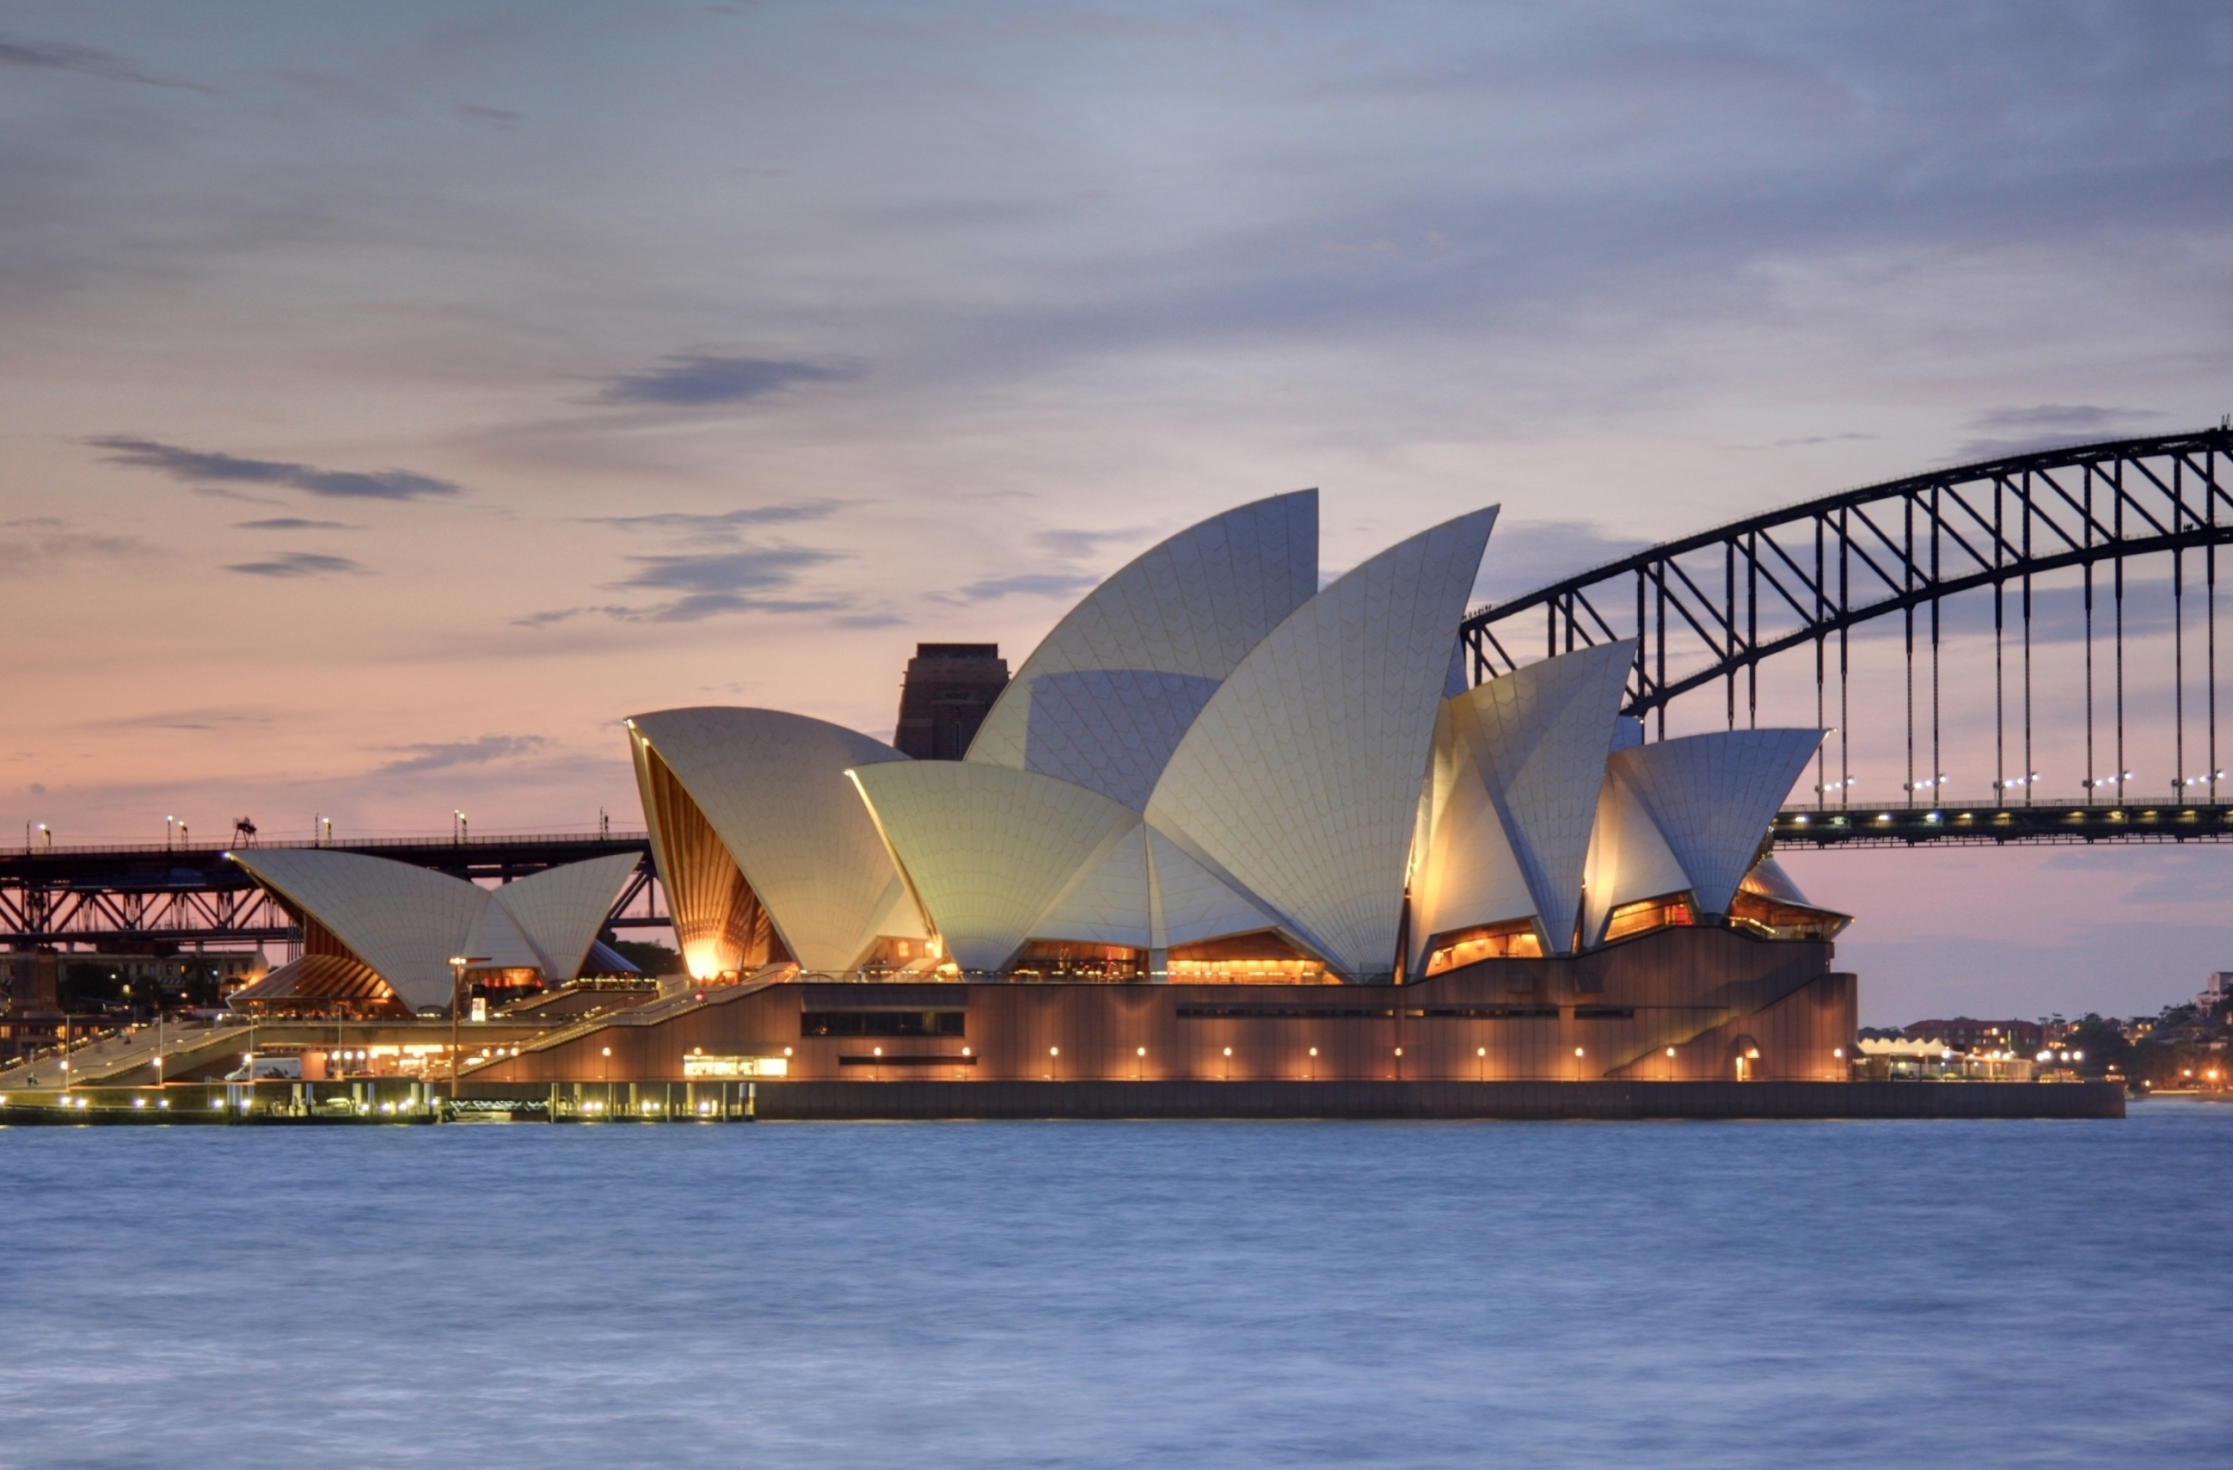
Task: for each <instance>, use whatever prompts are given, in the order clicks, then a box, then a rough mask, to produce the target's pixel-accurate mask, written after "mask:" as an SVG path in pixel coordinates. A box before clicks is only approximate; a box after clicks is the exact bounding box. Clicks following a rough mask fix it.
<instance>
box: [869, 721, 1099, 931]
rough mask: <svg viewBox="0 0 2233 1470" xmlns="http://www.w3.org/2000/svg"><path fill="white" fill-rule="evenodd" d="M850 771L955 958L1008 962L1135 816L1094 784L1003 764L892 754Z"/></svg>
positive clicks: (1088, 874) (1089, 870)
mask: <svg viewBox="0 0 2233 1470" xmlns="http://www.w3.org/2000/svg"><path fill="white" fill-rule="evenodd" d="M853 779H854V780H855V782H856V783H857V784H858V785H859V787H860V792H861V795H862V796H863V797H865V798H867V802H868V806H869V809H870V810H871V811H872V812H873V813H874V816H875V821H876V825H877V827H878V828H880V829H881V830H882V832H883V834H884V840H885V841H886V842H887V843H889V844H890V848H891V853H892V856H893V858H895V859H896V860H897V861H898V863H899V865H900V867H901V868H903V869H904V870H905V872H906V874H907V881H908V884H909V886H910V887H912V888H913V890H914V892H915V895H916V897H917V898H918V899H920V900H921V901H922V905H923V908H924V910H925V912H927V913H928V914H929V916H930V920H931V923H932V926H933V927H934V928H936V929H937V931H938V935H939V938H940V940H941V941H942V942H943V943H944V945H945V953H946V957H947V958H948V959H950V960H952V961H954V962H955V963H956V964H958V965H960V966H961V967H962V968H963V969H965V970H998V969H1001V968H1003V967H1004V966H1006V965H1007V964H1008V963H1009V961H1011V960H1013V959H1014V958H1015V956H1016V953H1017V951H1019V950H1020V949H1022V947H1023V944H1024V941H1025V940H1027V939H1030V938H1033V937H1035V936H1037V935H1038V928H1037V926H1038V924H1039V922H1040V920H1041V918H1042V917H1043V916H1044V915H1046V914H1047V912H1048V911H1049V909H1050V908H1052V907H1053V905H1054V904H1055V902H1056V900H1057V899H1059V898H1061V897H1062V896H1063V894H1064V893H1065V892H1066V891H1067V890H1069V889H1070V888H1071V886H1072V884H1073V882H1074V880H1076V879H1077V877H1078V876H1079V875H1080V874H1084V875H1087V876H1088V877H1090V876H1091V875H1092V873H1093V870H1094V869H1095V868H1096V867H1098V866H1099V865H1100V862H1101V860H1102V859H1103V858H1104V857H1106V856H1108V855H1109V854H1110V853H1111V852H1112V851H1113V850H1114V849H1116V848H1117V847H1118V846H1119V845H1120V844H1121V843H1122V842H1123V840H1124V838H1125V837H1126V836H1127V835H1128V834H1130V833H1131V832H1132V830H1133V829H1134V828H1136V827H1138V826H1139V824H1140V814H1139V813H1138V812H1135V811H1133V810H1132V809H1130V808H1129V807H1126V806H1124V805H1122V804H1120V803H1118V802H1114V801H1111V800H1110V799H1109V798H1108V797H1106V796H1103V795H1101V794H1100V793H1099V792H1097V791H1090V790H1088V789H1086V788H1085V787H1083V786H1074V785H1072V784H1071V783H1069V782H1067V781H1058V780H1056V779H1055V778H1053V777H1052V776H1042V775H1039V774H1038V773H1036V772H1033V771H1015V770H1010V769H1008V768H1006V767H1004V766H992V765H971V764H968V763H966V762H959V761H905V762H893V763H890V764H884V765H871V766H863V767H861V768H860V769H858V770H856V771H854V772H853Z"/></svg>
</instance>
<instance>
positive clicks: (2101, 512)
mask: <svg viewBox="0 0 2233 1470" xmlns="http://www.w3.org/2000/svg"><path fill="white" fill-rule="evenodd" d="M2225 453H2233V429H2228V428H2226V427H2222V426H2221V427H2219V428H2216V429H2209V430H2204V431H2202V432H2199V433H2189V434H2171V435H2160V436H2155V437H2152V438H2147V439H2128V440H2118V441H2114V442H2110V443H2104V444H2089V445H2078V446H2075V447H2072V448H2067V449H2059V450H2046V451H2041V452H2038V453H2034V454H2028V455H2016V456H2011V457H2008V458H2005V459H2001V460H1995V461H1987V462H1983V463H1980V464H1975V465H1968V466H1961V467H1957V468H1953V469H1947V470H1940V471H1934V472H1931V473H1929V474H1925V475H1918V476H1912V477H1909V478H1907V479H1904V480H1897V481H1890V482H1887V483H1884V484H1880V485H1874V486H1867V487H1863V488H1861V489H1858V490H1852V491H1846V492H1843V493H1841V494H1838V495H1832V496H1824V497H1821V498H1819V499H1816V500H1812V501H1807V502H1804V503H1802V504H1799V505H1796V506H1791V507H1788V508H1786V509H1784V510H1780V511H1773V512H1769V513H1766V514H1763V515H1758V516H1753V517H1750V518H1748V519H1746V520H1743V521H1738V522H1735V523H1732V524H1731V525H1728V526H1724V527H1720V528H1718V529H1716V530H1713V531H1708V532H1703V533H1700V534H1698V535H1695V536H1690V537H1687V538H1684V539H1683V540H1680V541H1673V542H1668V543H1665V544H1663V545H1661V546H1656V547H1653V548H1650V549H1649V550H1647V551H1643V552H1639V553H1636V554H1635V555H1632V556H1629V557H1625V558H1622V559H1621V560H1619V561H1615V562H1611V563H1608V564H1606V565H1604V566H1601V567H1598V568H1595V569H1593V570H1591V571H1588V572H1584V573H1582V574H1580V575H1578V576H1575V577H1570V578H1568V579H1566V580H1565V581H1563V582H1558V583H1554V584H1552V585H1550V586H1547V587H1544V588H1540V589H1538V590H1537V591H1535V592H1531V593H1529V594H1527V595H1525V596H1523V597H1519V598H1515V599H1513V600H1512V601H1510V602H1506V603H1503V604H1500V605H1497V606H1494V607H1490V608H1484V609H1479V610H1476V611H1475V612H1474V613H1473V614H1472V615H1471V616H1469V617H1468V618H1467V619H1466V620H1465V622H1464V623H1463V624H1462V625H1461V635H1462V636H1463V637H1464V638H1465V639H1466V641H1467V643H1468V644H1469V646H1470V648H1471V650H1472V653H1473V664H1474V671H1475V676H1476V678H1484V679H1485V678H1495V677H1499V676H1501V675H1503V674H1505V673H1509V672H1512V671H1513V670H1515V669H1517V668H1518V667H1520V664H1519V661H1518V660H1517V659H1515V658H1514V657H1513V656H1512V654H1511V653H1510V652H1509V650H1508V649H1507V647H1506V644H1505V642H1504V640H1502V639H1500V638H1499V637H1498V636H1497V633H1496V630H1497V627H1498V625H1500V624H1509V623H1510V622H1511V620H1513V619H1515V618H1517V617H1519V616H1521V615H1523V614H1528V613H1531V612H1540V613H1541V614H1542V615H1544V616H1545V617H1547V618H1548V619H1549V620H1550V629H1549V643H1550V646H1551V647H1552V648H1553V649H1556V648H1557V647H1558V645H1559V640H1560V637H1561V636H1562V629H1561V622H1560V620H1561V619H1562V618H1563V619H1565V627H1564V632H1563V636H1564V637H1565V638H1566V639H1568V640H1569V641H1570V642H1571V641H1573V640H1575V639H1576V638H1577V637H1579V638H1580V639H1581V640H1582V641H1585V642H1588V643H1592V644H1594V643H1598V642H1602V641H1609V640H1612V639H1617V638H1620V637H1628V636H1633V637H1636V638H1638V639H1639V640H1641V641H1640V643H1639V647H1638V651H1637V666H1636V671H1635V676H1634V678H1633V680H1632V687H1631V691H1630V695H1629V698H1628V701H1627V705H1626V709H1625V712H1626V713H1628V714H1630V715H1635V716H1642V715H1645V714H1648V713H1650V712H1651V711H1653V710H1655V709H1664V708H1665V706H1666V705H1667V703H1668V702H1669V701H1671V700H1673V699H1675V698H1677V697H1679V696H1680V695H1682V694H1684V693H1687V692H1689V691H1692V690H1695V689H1699V688H1702V687H1704V686H1707V685H1710V684H1713V683H1715V682H1716V681H1719V680H1723V679H1728V678H1732V677H1734V676H1735V675H1736V674H1737V673H1739V672H1741V671H1744V670H1747V669H1751V668H1756V667H1757V666H1758V664H1759V663H1760V662H1762V661H1763V660H1765V659H1767V658H1770V657H1772V656H1774V655H1776V654H1778V653H1782V652H1785V651H1787V650H1790V649H1793V648H1797V647H1800V646H1803V645H1805V644H1807V643H1810V642H1814V641H1817V640H1820V639H1823V638H1826V637H1829V636H1831V635H1834V634H1837V633H1839V632H1841V631H1844V630H1847V629H1850V628H1852V627H1854V626H1855V625H1857V624H1859V623H1862V622H1866V621H1869V620H1871V619H1873V618H1879V617H1884V616H1886V615H1891V614H1897V613H1900V612H1902V611H1906V610H1910V609H1915V608H1920V607H1923V606H1925V605H1928V604H1933V603H1935V602H1937V601H1938V600H1940V599H1942V598H1945V597H1948V596H1951V595H1953V594H1955V593H1958V592H1963V591H1967V590H1970V589H1973V588H1978V587H1985V586H1992V585H1996V584H2006V583H2008V582H2011V581H2015V580H2018V579H2020V578H2028V577H2033V576H2037V575H2039V574H2041V573H2045V572H2050V571H2054V570H2057V569H2060V568H2064V567H2073V566H2084V565H2090V564H2093V563H2096V562H2103V561H2122V560H2125V559H2128V558H2135V557H2141V556H2148V555H2155V554H2159V553H2166V552H2172V551H2179V550H2188V549H2196V548H2200V547H2204V546H2214V545H2219V544H2233V523H2227V524H2219V525H2211V524H2208V522H2207V517H2206V516H2204V515H2203V514H2202V513H2201V512H2198V511H2197V510H2196V509H2195V508H2194V507H2193V505H2192V503H2191V501H2190V499H2189V493H2190V492H2187V491H2185V490H2184V489H2183V488H2182V486H2181V485H2179V484H2177V483H2172V484H2166V483H2165V480H2164V477H2163V476H2162V475H2160V474H2158V473H2156V471H2155V469H2154V468H2152V467H2150V466H2148V465H2147V464H2145V463H2143V461H2146V460H2156V461H2170V462H2173V463H2175V464H2176V465H2178V466H2179V467H2180V469H2181V472H2182V473H2183V474H2185V475H2188V476H2191V478H2193V479H2194V481H2195V482H2196V492H2198V493H2201V494H2202V498H2203V500H2204V502H2205V505H2208V504H2214V502H2215V500H2216V499H2217V498H2221V497H2222V498H2225V499H2226V503H2227V504H2228V505H2229V506H2233V497H2228V496H2227V495H2226V491H2225V490H2224V489H2223V488H2222V487H2221V486H2220V484H2219V483H2218V480H2217V478H2216V476H2215V473H2214V456H2216V455H2218V454H2225ZM2127 464H2130V465H2133V466H2134V467H2135V468H2136V470H2137V471H2138V473H2136V474H2135V475H2133V476H2132V477H2130V478H2129V479H2128V478H2127V477H2126V476H2124V475H2123V474H2122V473H2121V471H2122V469H2123V467H2124V466H2125V465H2127ZM2071 470H2076V471H2078V472H2079V473H2080V474H2081V476H2082V477H2083V479H2084V483H2085V487H2086V488H2085V493H2084V495H2079V494H2075V493H2073V490H2072V487H2071V486H2070V485H2069V484H2068V483H2067V478H2066V476H2067V472H2069V471H2071ZM2058 472H2062V475H2061V476H2058ZM2096 479H2098V480H2099V481H2100V483H2101V484H2102V485H2103V486H2105V487H2106V488H2107V489H2108V491H2109V492H2110V493H2109V495H2108V496H2107V497H2105V498H2106V500H2107V505H2106V507H2104V506H2103V505H2102V504H2101V503H2100V502H2101V500H2103V499H2104V497H2101V496H2097V495H2096V494H2095V493H2094V491H2093V488H2092V487H2093V482H2094V481H2095V480H2096ZM2136 482H2137V483H2138V484H2140V485H2144V486H2147V487H2152V489H2136V488H2135V483H2136ZM2027 487H2028V488H2027ZM2205 487H2206V488H2205ZM1988 491H1989V492H1990V493H1991V494H1992V496H1993V500H1994V504H1993V506H1992V508H1991V510H1990V513H1988V511H1987V509H1986V508H1985V507H1984V506H1983V505H1982V504H1981V503H1980V500H1979V499H1977V498H1973V494H1974V495H1975V496H1980V497H1981V496H1982V495H1983V494H1984V493H1986V492H1988ZM2151 495H2160V497H2161V498H2162V499H2163V500H2164V501H2165V502H2167V503H2168V511H2167V513H2168V516H2169V520H2168V523H2166V520H2165V517H2164V515H2160V514H2157V509H2158V508H2157V507H2156V506H2154V505H2152V504H2150V503H2148V498H2149V497H2150V496H2151ZM2089 499H2090V500H2093V501H2095V504H2093V505H2091V506H2089V505H2088V504H2087V501H2088V500H2089ZM2007 501H2013V502H2014V504H2013V506H2010V505H2007V504H2005V503H2004V502H2007ZM1947 502H1951V505H1949V504H1948V503H1947ZM1887 509H1890V510H1895V511H1897V512H1898V513H1899V515H1900V516H1901V518H1902V519H1901V521H1900V522H1899V523H1898V524H1899V525H1900V526H1901V529H1899V530H1887V529H1886V524H1885V520H1884V518H1883V517H1882V515H1881V512H1883V511H1885V510H1887ZM1872 510H1875V511H1877V512H1879V514H1876V515H1872V514H1871V511H1872ZM1963 518H1966V522H1967V523H1973V524H1975V525H1976V526H1977V527H1978V528H1979V529H1980V530H1982V531H1983V532H1984V533H1985V534H1984V535H1983V536H1982V537H1973V536H1972V535H1970V534H1969V533H1968V532H1967V531H1966V530H1964V529H1962V528H1961V527H1957V526H1956V525H1955V524H1953V522H1954V521H1955V520H1958V519H1963ZM2017 520H2020V521H2021V522H2022V524H2023V525H2024V527H2025V528H2026V529H2025V531H2024V532H2023V534H2022V537H2021V541H2020V542H2019V538H2018V537H2017V536H2016V535H2015V534H2013V533H2012V531H2011V529H2010V527H2011V523H2012V522H2013V521H2017ZM2128 521H2129V523H2130V524H2131V525H2132V528H2133V532H2135V533H2136V534H2120V533H2119V528H2120V527H2122V526H2124V525H2126V524H2127V522H2128ZM1778 533H1781V535H1780V536H1779V534H1778ZM1799 535H1805V536H1810V537H1812V538H1813V539H1815V540H1817V541H1818V542H1820V543H1821V547H1820V548H1819V549H1818V553H1817V557H1816V560H1818V561H1819V562H1820V563H1821V566H1820V568H1819V572H1820V575H1815V574H1810V572H1809V571H1808V570H1807V569H1806V568H1805V567H1803V566H1802V565H1800V563H1799V562H1798V560H1797V559H1796V558H1794V557H1793V556H1792V555H1791V553H1790V552H1789V551H1788V550H1787V549H1786V547H1785V546H1784V544H1783V540H1784V539H1787V538H1789V539H1795V538H1796V536H1799ZM2040 539H2044V540H2045V541H2046V543H2047V545H2048V546H2050V547H2053V548H2054V549H2053V550H2051V551H2048V552H2046V553H2044V554H2040V553H2033V554H2026V553H2025V552H2024V551H2023V550H2022V549H2021V546H2029V545H2033V544H2036V541H2037V540H2040ZM1762 542H1765V543H1766V544H1767V548H1768V551H1767V553H1766V554H1763V553H1762V551H1761V550H1760V543H1762ZM1707 552H1712V553H1715V554H1716V561H1717V562H1719V563H1720V565H1718V566H1717V567H1716V568H1715V570H1714V572H1713V574H1712V579H1713V580H1714V581H1716V582H1718V583H1724V584H1725V590H1724V591H1722V592H1720V593H1710V592H1708V591H1706V590H1704V588H1703V587H1702V586H1701V585H1700V578H1699V576H1694V575H1693V569H1691V568H1688V567H1686V566H1685V565H1684V564H1683V562H1682V558H1684V557H1686V556H1696V555H1699V554H1701V553H1707ZM1771 558H1772V560H1771ZM1773 562H1780V563H1781V566H1780V567H1778V566H1776V565H1774V564H1773ZM1832 566H1835V567H1838V568H1840V569H1842V570H1841V572H1840V574H1839V575H1838V576H1837V577H1836V578H1834V579H1833V578H1832V576H1831V575H1830V568H1831V567H1832ZM1697 571H1698V572H1699V573H1701V574H1703V572H1704V568H1703V567H1700V568H1698V569H1697ZM1856 571H1858V572H1860V573H1861V574H1862V575H1861V576H1860V577H1859V578H1858V579H1856V578H1855V576H1854V573H1855V572H1856ZM1786 572H1788V574H1789V575H1790V577H1791V578H1792V579H1794V581H1795V584H1796V586H1794V585H1793V584H1792V583H1789V582H1786V580H1785V573H1786ZM1740 574H1741V575H1740ZM1870 578H1873V579H1874V581H1875V583H1876V584H1877V585H1875V586H1868V585H1867V583H1868V579H1870ZM1833 580H1834V582H1835V586H1833V585H1831V584H1832V582H1833ZM1857 580H1858V582H1859V583H1860V584H1861V585H1859V586H1856V585H1855V584H1856V581H1857ZM1762 582H1765V583H1766V584H1767V586H1768V592H1769V596H1768V597H1767V599H1766V600H1765V601H1764V600H1763V598H1762V594H1761V593H1760V590H1759V588H1760V584H1761V583H1762ZM1630 586H1633V588H1634V601H1635V603H1636V618H1637V623H1638V626H1637V628H1636V629H1635V630H1634V632H1633V633H1624V632H1622V631H1621V630H1620V629H1619V628H1617V627H1614V626H1610V625H1609V620H1607V619H1606V618H1605V617H1604V615H1603V614H1602V613H1601V612H1600V611H1599V610H1598V605H1597V602H1596V601H1595V600H1593V598H1592V596H1591V594H1592V593H1593V592H1594V593H1597V594H1599V596H1601V597H1604V594H1606V593H1608V592H1612V591H1614V590H1615V589H1621V595H1619V596H1615V597H1604V600H1605V602H1606V603H1607V605H1613V604H1615V603H1620V604H1625V603H1626V602H1627V601H1628V600H1629V597H1628V595H1627V593H1626V589H1627V588H1628V587H1630ZM1740 586H1741V587H1742V594H1741V595H1740V592H1739V588H1740ZM1856 593H1858V594H1859V596H1858V599H1857V598H1856V595H1855V594H1856ZM1647 601H1650V602H1651V603H1652V605H1653V607H1654V608H1655V609H1656V615H1655V616H1652V617H1651V618H1650V619H1649V620H1648V621H1647V613H1646V609H1645V603H1646V602H1647ZM1577 607H1581V608H1586V609H1587V610H1588V612H1589V614H1590V617H1591V620H1592V621H1593V622H1594V623H1595V624H1596V628H1595V629H1594V630H1590V631H1584V630H1582V629H1579V628H1577V627H1575V626H1574V625H1573V618H1574V610H1575V609H1576V608H1577ZM1764 612H1766V613H1768V614H1770V616H1769V618H1768V621H1769V622H1770V623H1771V624H1772V625H1775V631H1774V632H1773V633H1772V634H1764V632H1763V630H1762V629H1761V628H1760V626H1759V624H1760V621H1761V616H1762V614H1763V613H1764ZM1670 640H1673V641H1674V646H1672V647H1671V646H1670ZM1523 641H1524V640H1523ZM1678 649H1681V650H1687V652H1682V653H1680V654H1678V652H1677V650H1678ZM1678 657H1679V658H1680V661H1681V662H1682V663H1683V664H1685V665H1687V667H1686V668H1684V670H1683V671H1682V672H1681V673H1676V672H1675V671H1674V670H1673V669H1671V668H1667V667H1666V666H1667V665H1668V664H1669V663H1671V662H1674V661H1675V660H1676V658H1678Z"/></svg>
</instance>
